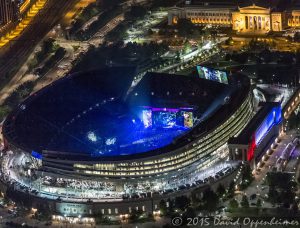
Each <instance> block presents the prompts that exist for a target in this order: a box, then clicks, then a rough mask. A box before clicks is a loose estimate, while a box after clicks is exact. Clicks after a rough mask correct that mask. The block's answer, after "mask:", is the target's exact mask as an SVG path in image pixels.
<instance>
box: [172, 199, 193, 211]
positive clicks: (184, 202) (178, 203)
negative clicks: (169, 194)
mask: <svg viewBox="0 0 300 228" xmlns="http://www.w3.org/2000/svg"><path fill="white" fill-rule="evenodd" d="M189 204H190V199H189V198H187V197H186V196H178V197H176V198H175V207H176V208H178V209H180V210H182V211H183V210H184V209H185V208H187V207H188V206H189Z"/></svg>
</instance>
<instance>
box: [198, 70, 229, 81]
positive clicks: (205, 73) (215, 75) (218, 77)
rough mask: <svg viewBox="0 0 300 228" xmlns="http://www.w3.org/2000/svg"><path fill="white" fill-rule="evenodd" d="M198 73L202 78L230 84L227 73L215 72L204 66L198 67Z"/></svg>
mask: <svg viewBox="0 0 300 228" xmlns="http://www.w3.org/2000/svg"><path fill="white" fill-rule="evenodd" d="M197 72H198V75H199V77H200V78H204V79H207V80H211V81H216V82H220V83H224V84H228V76H227V73H226V72H225V71H220V70H215V69H212V68H208V67H203V66H197Z"/></svg>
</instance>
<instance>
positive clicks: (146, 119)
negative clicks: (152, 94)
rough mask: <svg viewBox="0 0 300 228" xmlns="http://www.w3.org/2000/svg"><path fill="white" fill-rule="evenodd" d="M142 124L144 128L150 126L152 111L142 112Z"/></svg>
mask: <svg viewBox="0 0 300 228" xmlns="http://www.w3.org/2000/svg"><path fill="white" fill-rule="evenodd" d="M143 124H144V127H145V128H148V127H151V126H152V110H150V109H148V110H143Z"/></svg>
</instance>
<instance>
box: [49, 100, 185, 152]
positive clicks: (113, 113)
mask: <svg viewBox="0 0 300 228" xmlns="http://www.w3.org/2000/svg"><path fill="white" fill-rule="evenodd" d="M119 102H120V101H115V102H113V103H112V102H109V103H106V104H105V105H102V106H99V107H97V108H94V109H93V110H92V111H89V112H87V113H86V114H85V115H83V116H82V117H80V118H78V119H77V120H76V121H74V122H73V123H71V124H69V125H67V126H66V127H65V128H64V130H63V131H62V132H60V133H59V134H57V135H56V137H55V138H53V139H52V141H51V143H50V144H49V147H50V148H51V149H52V150H57V151H62V150H64V151H66V150H67V151H73V152H75V151H77V152H83V151H86V152H88V153H91V155H92V156H116V155H130V154H135V153H142V152H146V151H150V150H154V149H157V148H160V147H163V146H166V145H168V144H170V143H171V142H172V140H173V139H174V138H175V137H178V136H179V135H181V134H182V133H184V132H185V131H187V130H188V128H185V127H181V126H176V125H174V126H172V127H148V128H145V126H144V124H143V122H142V120H141V119H140V118H139V117H138V116H135V115H134V114H133V113H130V111H129V110H126V109H125V108H124V107H122V104H121V103H119ZM120 110H121V111H120Z"/></svg>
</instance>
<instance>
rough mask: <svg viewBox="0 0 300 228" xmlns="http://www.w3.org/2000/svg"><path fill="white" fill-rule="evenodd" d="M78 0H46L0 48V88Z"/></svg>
mask: <svg viewBox="0 0 300 228" xmlns="http://www.w3.org/2000/svg"><path fill="white" fill-rule="evenodd" d="M78 1H79V0H68V1H60V2H59V4H58V2H57V1H56V0H48V1H47V3H46V5H45V7H44V8H43V9H42V10H41V11H40V12H39V13H38V14H37V15H36V16H35V18H34V19H33V20H32V21H31V25H30V26H28V27H27V28H26V29H25V30H24V32H23V33H22V34H21V35H20V37H18V38H17V39H16V40H14V41H12V42H10V44H9V45H7V46H6V47H4V48H3V49H1V53H0V78H1V83H0V88H3V86H4V85H5V84H7V83H8V82H9V81H10V77H11V76H12V75H13V73H16V71H17V70H18V68H19V67H20V66H21V65H22V63H23V62H24V61H25V60H26V59H27V57H28V56H29V55H30V53H31V52H32V50H33V48H34V47H35V46H36V45H37V43H38V42H39V41H40V40H41V39H43V37H44V36H45V35H46V34H47V33H48V32H49V30H50V29H51V28H52V27H53V26H54V25H55V24H56V23H57V22H58V21H59V20H60V19H61V18H62V17H63V15H64V14H65V13H66V12H68V11H69V10H70V9H71V8H72V7H73V5H74V4H75V3H76V2H78Z"/></svg>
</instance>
